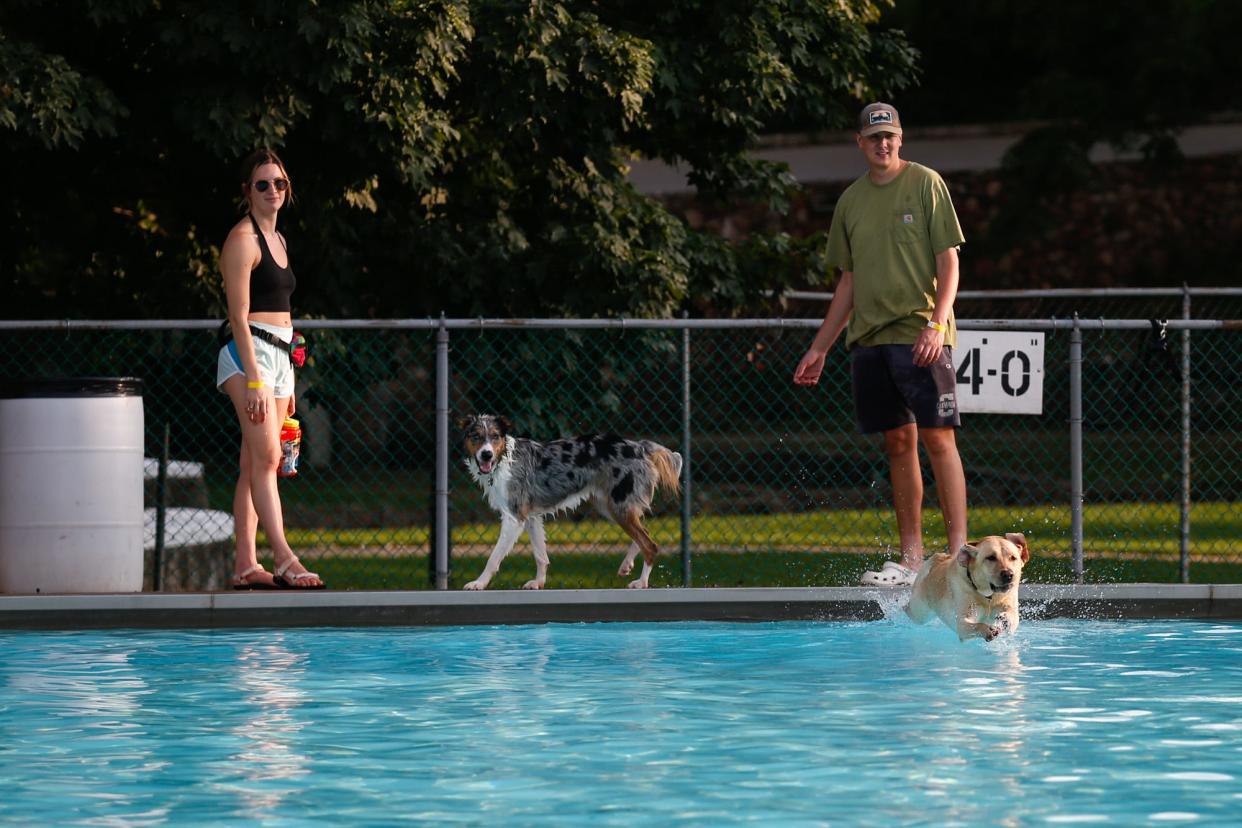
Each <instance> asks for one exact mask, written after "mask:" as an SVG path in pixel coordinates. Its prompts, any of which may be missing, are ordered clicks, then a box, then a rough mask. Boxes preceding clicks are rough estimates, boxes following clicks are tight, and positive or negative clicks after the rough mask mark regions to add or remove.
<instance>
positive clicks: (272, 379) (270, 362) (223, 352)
mask: <svg viewBox="0 0 1242 828" xmlns="http://www.w3.org/2000/svg"><path fill="white" fill-rule="evenodd" d="M250 324H251V325H253V326H254V327H256V328H258V329H260V330H263V331H267V332H268V333H271V334H275V335H276V336H277V337H279V338H280V339H281V341H283V342H290V341H292V340H293V328H278V327H277V326H275V325H266V324H264V323H262V322H251V323H250ZM251 339H252V340H253V341H254V358H255V361H256V362H258V363H259V378H260V379H262V380H263V381H264V382H265V383H267V384H268V385H269V386H271V389H272V395H273V396H275V397H276V398H278V399H280V398H284V397H292V396H293V363H292V362H290V361H289V349H288V348H284V349H283V350H282V349H280V348H277V347H276V346H275V345H273V344H271V343H270V342H266V341H264V340H262V339H259V338H258V337H257V336H255V337H251ZM244 373H245V370H244V369H243V368H242V365H241V358H240V357H238V356H237V341H236V340H233V339H230V340H229V344H227V345H225V346H224V347H223V348H221V349H220V356H219V358H218V359H216V388H219V389H220V390H221V391H223V390H224V381H225V380H227V379H228V378H229V377H231V376H233V375H234V374H244Z"/></svg>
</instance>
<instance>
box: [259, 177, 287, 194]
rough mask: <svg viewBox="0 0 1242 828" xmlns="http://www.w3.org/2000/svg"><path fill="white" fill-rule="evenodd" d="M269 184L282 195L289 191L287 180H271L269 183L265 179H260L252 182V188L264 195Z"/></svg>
mask: <svg viewBox="0 0 1242 828" xmlns="http://www.w3.org/2000/svg"><path fill="white" fill-rule="evenodd" d="M269 184H270V185H271V186H273V187H275V188H276V192H278V193H283V192H284V191H285V190H287V189H289V179H287V178H273V179H272V180H270V181H269V180H267V179H266V178H260V179H259V180H258V181H256V182H254V188H255V189H256V190H258V191H259V192H261V193H266V192H267V188H268V185H269Z"/></svg>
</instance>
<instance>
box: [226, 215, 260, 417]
mask: <svg viewBox="0 0 1242 828" xmlns="http://www.w3.org/2000/svg"><path fill="white" fill-rule="evenodd" d="M260 255H261V254H260V252H259V243H258V241H257V240H255V239H254V237H253V235H252V234H251V233H250V232H249V231H248V230H247V229H246V228H244V227H242V226H239V227H235V228H234V229H233V232H231V233H229V237H228V239H226V240H225V242H224V249H223V250H222V251H220V272H221V274H223V276H224V293H225V296H226V298H227V300H228V306H229V327H230V328H231V329H232V331H233V340H234V341H235V342H236V343H237V358H238V360H240V362H241V367H242V371H243V372H244V373H245V374H246V386H247V387H246V405H247V406H248V407H249V405H250V404H251V403H252V402H253V403H255V404H256V407H258V406H259V405H260V404H261V403H262V400H263V398H264V394H263V393H262V392H263V390H264V389H262V388H251V387H250V385H251V384H253V383H256V382H260V381H261V380H262V377H261V376H260V375H259V362H258V360H257V359H255V355H254V338H253V337H252V336H251V335H250V272H251V271H252V270H253V269H254V267H255V265H257V264H258V262H259V256H260Z"/></svg>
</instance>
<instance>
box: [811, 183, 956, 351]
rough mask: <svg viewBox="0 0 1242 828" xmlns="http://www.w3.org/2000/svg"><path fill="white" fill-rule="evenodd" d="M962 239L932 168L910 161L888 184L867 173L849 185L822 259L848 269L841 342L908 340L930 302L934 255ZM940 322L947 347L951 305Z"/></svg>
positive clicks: (952, 335)
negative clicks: (850, 280)
mask: <svg viewBox="0 0 1242 828" xmlns="http://www.w3.org/2000/svg"><path fill="white" fill-rule="evenodd" d="M964 241H965V238H963V236H962V228H961V226H960V225H959V224H958V221H957V213H955V212H954V210H953V201H952V199H951V198H950V197H949V188H948V187H946V186H945V183H944V180H943V179H942V178H941V177H940V175H939V174H938V173H936V171H935V170H932V169H929V168H927V167H924V166H922V165H921V164H916V163H914V162H910V163H909V164H907V165H906V168H905V169H904V170H902V171H901V173H899V174H898V176H897V177H896V178H894V179H893V180H892V181H890V182H888V183H887V184H883V185H880V184H875V183H874V182H872V180H871V178H870V177H869V176H867V175H863V176H862V177H861V178H859V179H858V180H857V181H855V182H854V183H853V184H851V185H850V186H849V187H848V188H847V189H846V191H845V192H844V193H842V194H841V198H840V200H839V201H837V206H836V210H835V211H834V212H833V214H832V226H831V228H830V229H829V230H828V262H829V263H830V264H833V265H836V266H837V267H839V268H841V269H842V270H846V271H853V273H854V309H853V312H852V314H851V315H850V322H849V327H848V328H847V329H846V334H845V347H846V348H851V347H853V346H854V345H905V344H911V345H912V344H914V341H915V340H916V339H917V338H918V335H919V333H920V332H921V331H922V330H923V329H924V328H926V327H927V321H928V320H929V319H931V315H932V311H933V310H934V309H935V306H936V254H937V253H939V252H942V251H944V250H948V249H949V248H950V247H956V246H957V245H959V244H961V243H962V242H964ZM947 325H948V329H949V330H948V332H947V333H945V337H944V342H945V344H946V345H950V346H952V345H955V344H957V325H956V323H955V320H954V318H953V313H952V310H950V312H949V319H948V323H947Z"/></svg>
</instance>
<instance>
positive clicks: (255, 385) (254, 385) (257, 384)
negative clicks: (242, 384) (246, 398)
mask: <svg viewBox="0 0 1242 828" xmlns="http://www.w3.org/2000/svg"><path fill="white" fill-rule="evenodd" d="M246 387H247V388H262V387H263V380H259V381H258V382H254V381H253V380H251V381H249V382H247V383H246Z"/></svg>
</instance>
